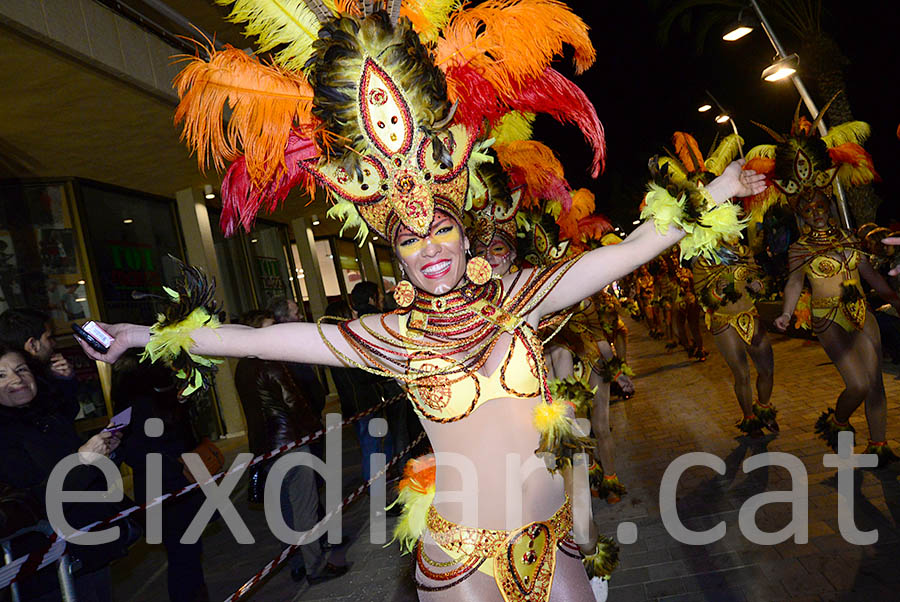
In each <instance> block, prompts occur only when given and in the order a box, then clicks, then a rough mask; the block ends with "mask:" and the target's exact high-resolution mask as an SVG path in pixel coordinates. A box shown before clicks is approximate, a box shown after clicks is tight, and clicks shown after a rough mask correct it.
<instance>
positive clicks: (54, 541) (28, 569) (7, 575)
mask: <svg viewBox="0 0 900 602" xmlns="http://www.w3.org/2000/svg"><path fill="white" fill-rule="evenodd" d="M404 396H405V395H403V394H401V395H396V396H394V397H392V398H391V399H387V400H385V401H382V402H381V403H379V404H378V405H375V406H373V407H371V408H369V409H368V410H364V411H362V412H359V413H358V414H356V415H354V416H351V417H350V418H347V419H346V420H343V421H341V422H339V423H337V424H334V425H332V426H330V427H327V428H322V429H319V430H318V431H315V432H314V433H310V434H309V435H306V436H305V437H301V438H300V439H297V440H296V441H291V442H290V443H286V444H284V445H282V446H281V447H278V448H276V449H273V450H272V451H269V452H266V453H264V454H262V455H260V456H257V457H255V458H253V459H252V460H250V461H249V462H241V463H240V464H237V465H235V466H232V467H231V468H230V469H229V470H228V471H223V472H219V473H216V474H215V475H213V476H211V477H210V478H209V479H208V480H206V481H205V482H204V483H203V485H206V484H209V483H212V482H214V481H218V480H219V479H220V478H223V477H225V476H226V475H229V474H231V473H233V472H236V471H239V470H245V469H247V468H250V467H251V466H255V465H256V464H259V463H260V462H264V461H266V460H269V459H271V458H274V457H275V456H278V455H280V454H283V453H284V452H286V451H290V450H292V449H294V448H297V447H300V446H303V445H306V444H307V443H312V442H313V441H315V440H316V439H319V438H320V437H323V436H325V435H326V434H328V433H329V432H331V431H333V430H335V429H337V428H343V427H345V426H347V425H349V424H353V423H354V422H356V421H358V420H361V419H363V418H365V417H366V416H368V415H370V414H374V413H375V412H377V411H379V410H381V409H383V408H385V407H387V406H389V405H391V404H392V403H395V402H397V401H398V400H401V399H403V398H404ZM404 453H405V452H404ZM398 457H399V456H398ZM200 486H201V484H200V483H199V482H195V483H191V484H190V485H188V486H186V487H183V488H181V489H179V490H177V491H174V492H170V493H165V494H163V495H161V496H159V497H157V498H154V499H153V500H151V501H150V502H146V503H144V504H138V505H135V506H132V507H130V508H126V509H125V510H122V511H121V512H119V513H117V514H115V515H113V516H111V517H109V518H106V519H103V520H99V521H95V522H93V523H91V524H89V525H87V526H85V527H82V528H81V529H80V532H79V533H75V534H73V535H72V537H69V538H64V537H62V535H60V534H59V533H56V534H54V535H53V536H51V537H50V538H49V542H48V545H47V548H46V549H44V550H40V551H37V552H31V553H30V554H28V555H27V556H22V557H20V558H16V559H15V560H13V561H11V562H10V563H9V564H7V565H5V566H3V567H2V568H0V589H3V588H5V587H7V586H9V584H11V583H13V582H15V581H19V580H21V579H22V578H23V577H27V576H29V575H31V574H33V573H35V572H36V571H38V570H40V569H42V568H44V567H45V566H47V565H48V564H50V563H51V562H54V561H56V560H57V559H59V558H60V557H61V556H62V555H63V553H64V552H65V547H66V542H67V541H73V540H75V539H77V538H78V536H79V535H80V534H81V533H86V532H88V531H93V530H94V529H97V528H99V527H107V526H109V525H110V524H112V523H114V522H116V521H118V520H121V519H123V518H125V517H126V516H129V515H131V514H134V513H135V512H140V511H143V510H146V509H147V508H153V507H154V506H157V505H159V504H161V503H163V502H164V501H166V500H169V499H174V498H177V497H180V496H182V495H186V494H187V493H189V492H191V491H193V490H194V489H197V488H198V487H200Z"/></svg>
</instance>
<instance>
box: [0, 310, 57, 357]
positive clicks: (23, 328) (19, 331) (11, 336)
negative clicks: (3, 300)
mask: <svg viewBox="0 0 900 602" xmlns="http://www.w3.org/2000/svg"><path fill="white" fill-rule="evenodd" d="M49 321H50V316H48V315H47V314H45V313H44V312H42V311H38V310H36V309H30V308H27V307H21V308H17V309H7V310H6V311H5V312H3V313H2V314H0V342H3V343H4V344H5V345H7V346H8V347H12V348H13V349H17V350H18V351H19V352H24V351H25V343H26V342H27V341H28V339H30V338H32V337H33V338H36V339H39V338H41V335H43V334H44V331H46V330H47V323H48V322H49Z"/></svg>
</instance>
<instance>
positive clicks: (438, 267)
mask: <svg viewBox="0 0 900 602" xmlns="http://www.w3.org/2000/svg"><path fill="white" fill-rule="evenodd" d="M449 263H450V260H449V259H448V260H446V261H441V262H440V263H436V264H434V265H430V266H428V267H427V268H423V269H422V273H423V274H437V273H438V272H442V271H444V270H445V269H446V268H447V265H448V264H449Z"/></svg>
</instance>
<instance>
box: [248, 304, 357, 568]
mask: <svg viewBox="0 0 900 602" xmlns="http://www.w3.org/2000/svg"><path fill="white" fill-rule="evenodd" d="M271 319H272V318H271V315H270V314H267V313H265V312H252V313H251V315H250V316H245V318H244V319H243V320H242V321H243V322H244V324H246V325H248V326H254V327H257V328H259V327H262V326H263V325H264V324H265V322H266V321H267V320H271ZM234 384H235V386H236V387H237V391H238V395H239V396H240V398H241V406H243V408H244V416H245V418H246V420H247V438H248V439H249V443H250V452H251V453H253V454H254V455H259V454H262V453H265V452H267V451H270V450H272V449H275V448H276V447H280V446H282V445H284V444H285V443H290V442H291V441H296V440H297V439H300V438H301V437H303V436H304V435H308V434H310V433H312V432H314V431H316V430H318V429H320V428H322V421H321V419H320V418H319V416H320V414H319V413H318V412H316V411H315V410H314V409H313V407H312V405H311V404H310V401H309V399H308V398H307V396H306V394H305V390H306V389H305V388H304V387H303V385H301V384H300V383H298V382H297V381H296V379H295V378H294V377H293V375H292V374H291V372H290V370H289V369H288V366H287V365H286V363H285V362H273V361H265V360H260V359H250V358H244V359H241V360H240V361H238V364H237V368H236V369H235V374H234ZM295 452H306V453H310V449H309V445H301V446H300V447H296V448H294V449H293V450H291V452H288V453H295ZM318 509H319V490H318V487H317V485H316V478H315V472H314V471H313V469H312V468H310V467H308V466H297V467H294V468H292V469H291V470H290V471H289V472H288V473H287V475H285V478H284V481H283V482H282V486H281V512H282V515H283V516H284V520H285V523H287V525H288V527H290V528H291V529H293V530H295V531H309V530H310V529H312V528H313V527H314V526H315V525H316V523H318ZM346 572H347V567H346V566H335V565H333V564H331V563H330V562H327V561H326V559H325V554H324V552H323V550H322V546H321V544H320V543H319V541H318V540H313V541H311V542H310V543H307V544H305V545H303V546H301V547H300V553H298V554H294V555H293V556H291V577H292V578H293V579H294V581H301V580H302V579H303V578H304V577H305V578H306V579H307V580H308V581H309V582H310V583H311V584H314V583H320V582H322V581H325V580H327V579H332V578H334V577H340V576H341V575H343V574H344V573H346Z"/></svg>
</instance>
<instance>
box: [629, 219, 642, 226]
mask: <svg viewBox="0 0 900 602" xmlns="http://www.w3.org/2000/svg"><path fill="white" fill-rule="evenodd" d="M640 223H641V220H639V219H636V220H634V221H633V222H631V225H632V226H638V225H640Z"/></svg>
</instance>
